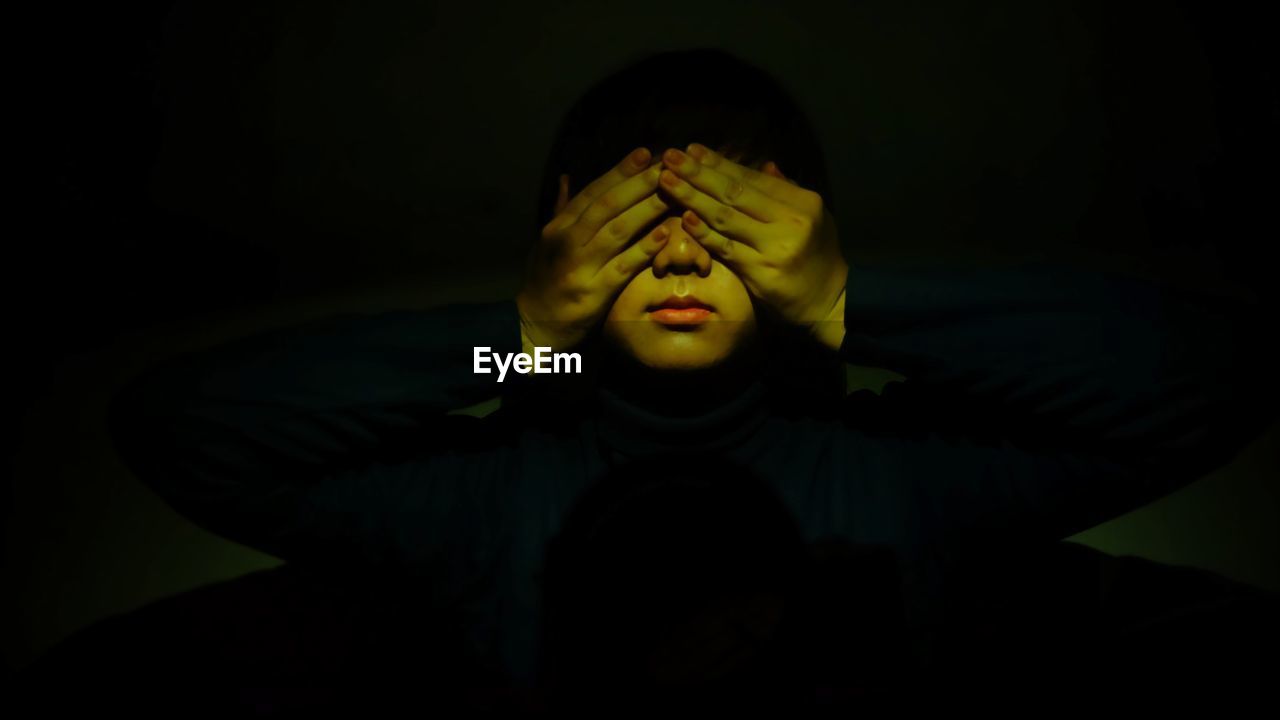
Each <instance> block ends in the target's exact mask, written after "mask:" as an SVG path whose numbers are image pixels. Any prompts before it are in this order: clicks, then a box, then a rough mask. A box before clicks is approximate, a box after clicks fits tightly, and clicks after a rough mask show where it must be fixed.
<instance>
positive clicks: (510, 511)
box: [111, 266, 1276, 685]
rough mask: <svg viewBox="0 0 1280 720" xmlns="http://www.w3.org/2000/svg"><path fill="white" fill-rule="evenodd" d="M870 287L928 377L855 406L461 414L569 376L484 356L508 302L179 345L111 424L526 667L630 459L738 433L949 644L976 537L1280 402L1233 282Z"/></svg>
mask: <svg viewBox="0 0 1280 720" xmlns="http://www.w3.org/2000/svg"><path fill="white" fill-rule="evenodd" d="M847 293H848V294H847V300H846V315H845V324H846V328H847V334H846V338H845V341H844V344H843V346H842V347H841V348H840V351H839V352H840V356H841V357H842V358H843V359H844V360H845V361H847V362H849V363H853V364H858V365H871V366H877V367H883V368H888V369H891V370H894V371H896V372H898V373H900V374H901V375H903V376H904V377H905V378H906V381H905V382H894V383H890V384H888V385H887V386H886V388H885V389H884V391H883V392H882V393H881V394H878V395H877V394H875V393H872V392H870V391H859V392H856V393H853V394H851V395H849V396H848V397H847V399H845V401H844V402H843V404H842V406H841V407H840V409H839V412H838V413H837V414H834V415H831V414H829V413H825V412H822V413H815V414H814V415H806V414H804V413H798V412H796V411H795V410H794V409H790V408H791V407H792V406H791V405H788V408H789V409H787V410H785V411H782V410H779V409H778V408H779V407H781V406H782V403H780V402H778V401H777V400H778V398H776V397H775V396H774V395H773V394H772V393H771V391H770V390H769V389H768V388H767V387H765V386H764V385H763V384H761V385H757V386H754V387H753V388H752V389H751V390H749V391H748V392H746V393H744V394H743V395H742V396H741V397H739V398H738V399H737V400H735V401H734V402H732V403H730V404H728V405H726V406H724V407H722V408H720V409H718V410H716V411H714V412H711V413H708V414H707V415H705V416H703V417H699V418H691V419H690V418H685V419H679V420H676V419H672V418H662V417H658V416H654V415H653V414H651V413H647V412H644V411H641V410H640V409H638V408H636V407H633V406H630V405H628V404H626V403H624V402H622V401H621V400H620V399H619V398H617V397H616V396H613V395H611V394H609V393H605V392H597V393H596V394H594V395H592V396H589V398H588V402H587V404H586V405H585V406H577V405H573V404H572V403H567V402H565V403H559V402H556V400H555V397H554V393H552V394H551V395H552V396H551V397H547V396H543V401H542V402H536V401H535V402H522V403H520V404H519V407H514V406H509V405H507V404H504V406H503V407H502V408H501V409H499V410H498V411H496V412H494V413H492V414H490V415H488V416H486V417H484V418H476V417H471V416H467V415H459V414H447V413H448V411H450V410H453V409H457V408H461V407H466V406H469V405H472V404H475V403H477V402H480V401H483V400H486V399H488V398H491V397H493V396H495V395H496V394H499V393H502V392H504V391H515V390H520V391H522V392H525V391H527V392H528V393H530V394H529V395H527V396H522V397H533V398H537V397H538V383H541V382H544V380H545V381H547V382H548V383H550V382H551V381H550V380H549V379H548V378H544V377H541V376H515V375H514V374H512V373H509V374H508V375H507V381H506V382H505V383H503V384H502V385H499V384H498V383H497V382H496V378H497V376H496V375H477V374H473V372H472V353H473V348H474V347H477V346H488V347H490V348H492V349H493V351H494V352H504V353H514V352H519V351H520V349H521V348H520V332H519V326H518V319H517V313H516V308H515V304H514V302H513V301H511V300H503V301H498V302H491V303H475V304H458V305H450V306H446V307H440V308H436V309H432V310H427V311H397V312H387V313H381V314H364V315H361V314H353V315H345V316H339V317H332V318H329V319H326V320H324V321H322V322H316V323H313V324H310V325H308V326H305V327H297V328H292V329H287V330H279V331H273V332H269V333H263V334H260V335H257V336H253V337H249V338H246V339H242V340H239V341H236V342H232V343H229V344H226V345H223V346H221V347H218V348H215V349H212V350H209V351H205V352H202V353H199V354H193V355H187V356H183V357H180V358H176V359H174V360H172V361H170V362H168V363H166V364H164V365H162V366H160V367H158V368H156V369H154V370H152V371H151V372H149V373H146V374H144V375H143V376H142V377H141V378H139V379H137V380H136V381H135V382H133V383H132V384H131V385H130V386H128V387H127V388H126V389H125V390H124V391H123V392H122V393H121V394H120V395H118V396H117V399H116V401H115V402H114V403H113V406H112V410H111V428H112V431H113V434H114V437H115V439H116V442H117V445H118V448H119V449H120V452H121V454H122V456H123V458H124V459H125V461H126V463H127V464H128V465H129V466H130V467H131V468H132V469H133V470H134V471H135V472H137V473H138V475H139V476H140V477H141V478H142V479H143V480H144V481H146V482H147V483H148V484H149V485H150V486H151V487H152V488H154V489H155V491H156V492H157V493H159V494H160V495H161V496H162V497H163V498H165V499H166V500H167V501H168V502H170V503H171V504H172V505H173V506H174V507H175V508H176V509H177V510H179V511H180V512H183V513H184V514H186V515H187V516H188V517H189V518H190V519H191V520H193V521H194V522H196V523H198V524H200V525H202V526H203V527H205V528H207V529H209V530H211V531H213V532H216V533H218V534H221V535H223V536H225V537H227V538H230V539H232V540H235V541H237V542H241V543H244V544H246V545H249V546H252V547H256V548H259V549H261V550H264V551H266V552H268V553H271V554H274V555H277V556H279V557H281V558H284V559H286V560H290V561H297V562H325V563H333V564H340V563H352V564H354V565H359V566H367V567H378V568H383V569H391V570H393V571H394V572H396V573H399V574H403V575H405V576H411V577H420V578H429V579H430V588H431V591H430V596H431V603H432V605H433V608H431V609H427V608H424V610H423V611H424V612H435V611H437V610H439V611H441V612H443V611H444V610H446V609H447V610H448V611H449V612H451V613H453V615H451V617H457V618H458V622H459V623H461V627H462V628H463V632H464V634H465V645H466V647H465V649H464V652H465V654H467V655H468V656H469V657H470V658H471V659H472V660H473V661H475V662H477V663H479V664H480V665H482V666H484V667H488V668H491V669H492V670H493V671H494V672H495V673H497V674H498V675H499V676H504V677H509V678H510V679H511V680H512V681H514V682H515V683H518V684H521V685H528V684H530V683H532V682H533V681H534V679H535V676H536V673H537V667H536V665H537V658H538V647H539V635H538V632H539V623H538V617H539V612H540V603H541V597H540V594H539V592H538V583H537V580H536V578H537V577H538V576H539V574H540V572H541V569H542V565H543V559H544V552H545V549H546V547H547V544H548V541H549V540H550V539H551V538H552V536H553V535H554V534H555V533H556V532H557V530H558V529H559V527H560V526H561V523H562V522H563V520H564V518H565V515H566V513H567V512H568V511H569V509H570V508H571V506H572V503H573V501H574V500H575V498H577V497H579V496H580V495H581V494H582V493H583V491H584V489H586V488H588V487H589V486H590V485H591V484H592V483H593V482H596V481H597V480H598V479H599V478H600V477H601V476H602V475H603V474H604V473H605V471H606V470H607V469H608V468H609V467H610V466H611V465H617V464H619V463H626V462H628V461H629V460H630V459H634V458H636V457H638V456H645V455H652V454H654V453H657V452H661V451H665V450H670V449H672V448H673V447H674V448H683V449H694V450H695V451H702V452H719V453H723V455H724V456H725V457H727V458H729V459H730V460H732V461H734V462H736V463H738V464H739V465H740V466H742V467H744V468H746V469H748V470H749V471H751V472H753V473H754V474H756V475H758V476H759V477H760V478H761V479H763V480H764V481H765V482H766V483H767V484H768V485H769V486H770V487H772V488H773V490H775V491H776V493H777V495H778V497H779V498H780V499H781V501H782V502H783V504H784V505H785V506H786V508H787V509H788V510H789V512H790V513H791V515H792V516H793V517H794V519H795V521H796V523H797V524H798V527H799V528H800V530H801V532H802V533H803V535H804V538H805V540H806V541H808V542H816V541H819V540H823V539H832V538H835V539H839V540H842V541H845V542H847V543H849V544H852V545H856V546H873V547H881V548H888V549H890V550H891V551H892V552H893V554H894V555H895V556H896V557H897V559H898V562H899V567H900V569H901V573H902V585H903V587H902V590H903V594H904V597H905V598H906V600H907V608H908V613H907V614H908V617H909V618H910V620H911V627H913V628H915V629H916V632H917V637H916V640H917V641H918V645H919V647H921V648H923V649H925V651H927V647H928V644H929V641H928V635H929V630H928V629H929V628H931V627H934V626H935V625H936V623H937V622H938V618H939V617H942V616H944V615H945V609H946V602H947V600H946V598H947V594H946V588H947V578H948V574H949V573H950V572H952V571H953V570H952V568H955V567H963V565H964V558H969V557H974V556H975V555H981V554H984V553H988V552H991V551H992V550H993V549H997V548H1021V547H1028V546H1032V545H1035V544H1038V543H1049V542H1052V541H1055V540H1058V539H1060V538H1063V537H1066V536H1068V535H1071V534H1074V533H1076V532H1079V531H1081V530H1084V529H1086V528H1089V527H1091V526H1093V525H1096V524H1098V523H1100V522H1102V521H1104V520H1107V519H1109V518H1112V517H1114V516H1116V515H1118V514H1121V513H1123V512H1126V511H1128V510H1130V509H1133V508H1135V507H1137V506H1139V505H1142V504H1144V503H1145V502H1147V501H1149V500H1152V499H1154V498H1156V497H1159V496H1160V495H1163V494H1166V493H1168V492H1170V491H1171V490H1173V489H1176V488H1178V487H1180V486H1182V485H1184V484H1186V483H1188V482H1190V481H1192V480H1195V479H1197V478H1199V477H1201V476H1203V475H1205V474H1206V473H1207V472H1209V471H1211V470H1213V469H1214V468H1216V467H1218V466H1220V465H1222V464H1224V463H1226V462H1228V461H1229V460H1230V459H1231V458H1232V457H1233V455H1234V454H1235V453H1236V452H1237V451H1238V450H1239V449H1240V448H1241V447H1243V446H1244V445H1245V444H1246V443H1247V442H1248V441H1249V440H1250V439H1251V438H1252V437H1253V436H1254V435H1255V434H1256V432H1257V431H1258V430H1259V429H1261V427H1262V426H1263V424H1264V423H1265V422H1266V421H1267V419H1268V418H1269V417H1270V415H1269V413H1270V412H1271V408H1273V407H1274V401H1275V395H1276V392H1275V383H1274V380H1272V379H1271V376H1272V375H1273V374H1274V373H1273V367H1274V365H1273V362H1274V356H1265V355H1264V354H1263V353H1262V352H1261V350H1262V348H1263V343H1261V342H1254V338H1257V337H1258V336H1259V335H1260V333H1259V332H1258V328H1259V327H1260V325H1259V324H1257V323H1258V321H1257V318H1256V317H1255V316H1254V315H1252V314H1251V313H1252V312H1254V310H1251V309H1247V308H1241V307H1237V306H1235V305H1234V304H1231V303H1226V302H1223V301H1212V302H1211V301H1208V300H1206V299H1203V298H1201V299H1196V301H1194V302H1192V299H1191V298H1188V297H1186V296H1184V295H1182V294H1180V293H1175V292H1173V291H1170V290H1168V289H1164V288H1159V287H1156V286H1151V285H1147V284H1143V283H1139V282H1136V281H1132V280H1127V279H1121V278H1117V277H1111V276H1104V275H1099V274H1092V273H1085V272H1080V271H1074V270H1067V269H1063V268H1057V267H1045V266H1036V267H1024V268H1019V269H1005V270H986V271H949V270H944V269H929V270H924V269H916V270H887V269H872V268H865V267H857V268H854V269H852V270H851V271H850V275H849V278H848V290H847ZM1269 358H1270V359H1269ZM591 361H592V358H591V357H589V356H587V357H584V363H591ZM549 386H551V385H547V386H543V387H549ZM571 405H572V407H570V406H571ZM673 430H674V431H673Z"/></svg>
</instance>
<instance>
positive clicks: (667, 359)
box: [631, 331, 732, 372]
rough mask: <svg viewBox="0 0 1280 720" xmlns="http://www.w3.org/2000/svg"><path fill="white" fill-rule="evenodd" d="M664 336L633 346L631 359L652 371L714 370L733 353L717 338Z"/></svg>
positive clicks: (682, 334)
mask: <svg viewBox="0 0 1280 720" xmlns="http://www.w3.org/2000/svg"><path fill="white" fill-rule="evenodd" d="M664 333H665V334H666V335H667V336H666V337H658V338H655V339H652V340H651V341H649V342H642V343H637V344H635V345H633V346H632V347H631V354H632V356H633V357H635V359H636V360H638V361H639V362H640V363H641V364H642V365H644V366H645V367H648V368H652V369H654V370H669V371H672V372H681V371H692V370H705V369H708V368H713V367H715V366H717V365H719V364H721V363H723V362H724V361H725V360H727V359H728V358H729V356H730V355H731V354H732V347H730V346H728V345H727V344H725V343H723V342H716V341H715V340H717V338H711V337H704V336H699V335H698V334H697V333H693V332H675V331H664Z"/></svg>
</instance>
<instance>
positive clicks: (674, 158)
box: [662, 148, 791, 222]
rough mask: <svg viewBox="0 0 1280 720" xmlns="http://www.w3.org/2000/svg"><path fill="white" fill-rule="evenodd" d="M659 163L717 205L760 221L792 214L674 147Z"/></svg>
mask: <svg viewBox="0 0 1280 720" xmlns="http://www.w3.org/2000/svg"><path fill="white" fill-rule="evenodd" d="M662 164H663V165H666V166H667V167H668V168H669V169H670V170H671V171H672V172H674V173H675V174H677V175H679V176H680V177H681V178H683V179H684V180H685V181H686V182H688V183H689V184H690V185H693V186H694V187H696V188H698V189H699V190H701V191H703V192H704V193H706V194H708V195H710V196H711V197H713V198H715V199H716V200H718V201H719V202H720V204H722V205H727V206H729V207H733V208H737V209H739V210H741V211H742V212H744V213H746V214H747V215H749V216H751V217H753V218H755V219H756V220H760V221H761V222H772V221H774V220H776V219H778V218H779V217H781V216H782V215H783V214H784V213H787V212H789V211H791V208H788V207H787V206H786V205H783V204H782V203H780V202H778V201H777V200H774V199H773V198H771V197H769V196H768V195H765V194H764V193H762V192H760V191H759V190H757V189H756V188H754V187H752V186H750V185H748V184H747V183H745V182H743V181H741V180H739V179H737V178H733V177H729V176H728V175H725V174H724V173H722V172H720V171H719V170H717V169H715V168H713V167H709V166H706V165H703V164H701V163H699V162H698V161H697V160H695V159H693V158H692V157H690V156H688V155H685V154H684V153H682V152H680V151H679V150H676V149H674V148H672V149H669V150H667V151H666V152H665V153H663V154H662Z"/></svg>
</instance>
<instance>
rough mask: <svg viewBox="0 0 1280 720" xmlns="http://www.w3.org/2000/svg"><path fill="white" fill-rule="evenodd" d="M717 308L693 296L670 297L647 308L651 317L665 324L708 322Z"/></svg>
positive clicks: (646, 310)
mask: <svg viewBox="0 0 1280 720" xmlns="http://www.w3.org/2000/svg"><path fill="white" fill-rule="evenodd" d="M715 311H716V309H715V308H714V307H712V306H711V305H708V304H706V303H704V302H702V301H701V300H698V299H697V298H695V297H692V296H685V297H674V296H673V297H669V298H667V299H666V300H663V301H662V302H660V303H657V304H655V305H650V306H649V307H648V308H646V309H645V312H646V313H648V315H649V317H650V318H652V319H653V320H654V321H655V322H658V323H661V324H663V325H698V324H701V323H703V322H706V321H707V320H708V319H710V318H711V315H712V314H713V313H715Z"/></svg>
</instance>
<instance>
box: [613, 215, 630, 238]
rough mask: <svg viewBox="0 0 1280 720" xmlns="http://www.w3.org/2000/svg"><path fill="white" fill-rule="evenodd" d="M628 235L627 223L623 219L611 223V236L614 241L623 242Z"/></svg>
mask: <svg viewBox="0 0 1280 720" xmlns="http://www.w3.org/2000/svg"><path fill="white" fill-rule="evenodd" d="M627 234H628V228H627V223H626V221H625V220H623V219H622V218H618V219H617V220H614V221H613V222H611V223H609V236H610V237H611V238H613V239H614V240H621V239H623V238H625V237H626V236H627Z"/></svg>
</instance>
